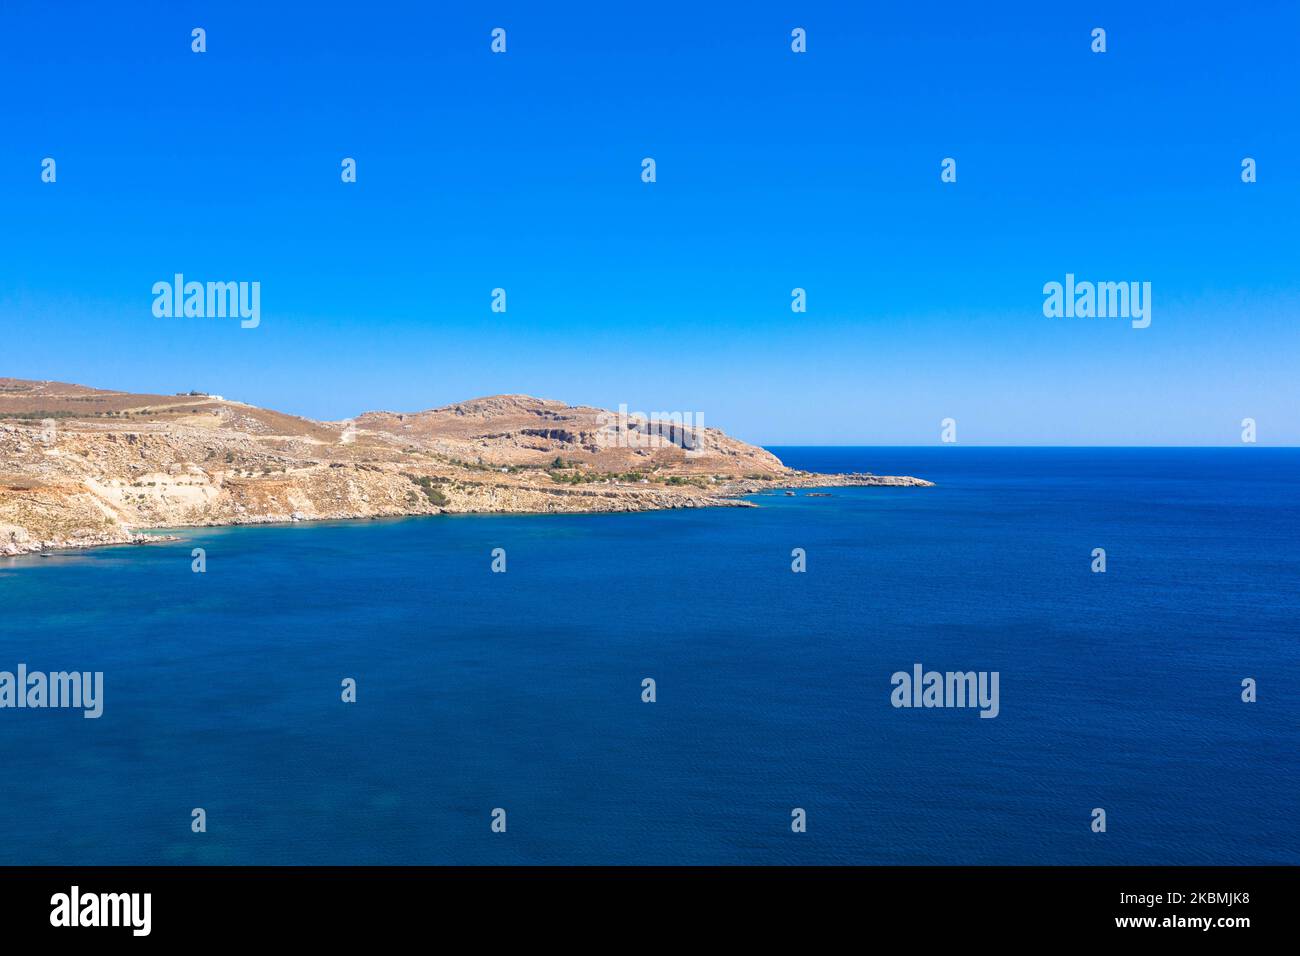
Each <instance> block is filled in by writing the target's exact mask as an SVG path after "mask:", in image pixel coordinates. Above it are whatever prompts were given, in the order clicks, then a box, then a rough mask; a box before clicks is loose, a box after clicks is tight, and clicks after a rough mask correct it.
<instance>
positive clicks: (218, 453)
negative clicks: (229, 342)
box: [0, 378, 929, 555]
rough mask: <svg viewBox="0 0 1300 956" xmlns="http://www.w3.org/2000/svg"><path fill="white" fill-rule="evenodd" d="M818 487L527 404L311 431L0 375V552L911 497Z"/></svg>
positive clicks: (659, 430)
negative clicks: (821, 491) (219, 528)
mask: <svg viewBox="0 0 1300 956" xmlns="http://www.w3.org/2000/svg"><path fill="white" fill-rule="evenodd" d="M928 484H929V482H926V481H921V480H919V479H916V478H891V477H880V476H874V475H813V474H809V473H807V472H799V471H794V470H792V469H789V468H786V467H785V466H784V465H783V464H782V463H781V462H780V461H779V460H778V459H777V458H776V457H775V456H774V455H772V454H771V453H769V452H767V451H765V450H763V449H761V448H757V447H755V446H753V445H748V444H746V443H744V442H740V441H737V440H735V439H733V438H729V437H728V436H726V435H725V434H723V433H722V432H721V431H718V430H717V429H714V428H704V427H699V428H696V427H692V426H691V424H690V423H689V422H676V421H673V422H658V423H656V422H649V421H646V420H644V419H638V418H636V417H634V416H626V415H623V416H620V415H618V414H615V413H611V412H605V411H602V410H601V409H597V408H587V407H573V406H569V405H565V404H564V403H562V402H556V401H547V400H544V399H538V398H531V397H528V396H525V395H495V396H491V397H488V398H479V399H474V400H473V401H467V402H461V403H459V404H456V405H448V406H446V407H443V408H435V409H431V410H429V411H423V412H414V413H398V412H367V413H365V414H363V415H359V416H358V417H357V418H355V419H350V420H347V421H342V422H317V421H312V420H311V419H307V418H299V417H297V416H294V415H285V414H281V413H280V412H273V411H269V410H266V409H261V408H256V407H254V406H252V405H246V404H244V403H242V402H237V401H230V400H228V399H226V398H223V397H221V396H219V395H209V394H205V393H200V392H191V393H187V394H181V395H141V394H132V393H128V392H114V391H105V390H101V389H94V388H87V387H85V386H82V385H67V384H63V383H60V382H32V381H23V380H20V379H9V378H0V554H9V555H13V554H21V553H24V552H29V551H41V550H45V549H49V548H66V547H90V546H95V545H102V544H117V543H127V542H140V541H144V540H148V539H147V538H145V537H144V536H143V535H141V534H140V531H141V530H143V529H151V528H175V527H181V526H193V525H223V524H252V523H265V522H278V521H302V520H313V519H315V520H319V519H329V518H364V517H379V516H395V515H425V514H440V513H443V512H456V513H473V512H539V513H550V512H596V511H648V510H655V509H662V508H690V507H707V506H737V505H748V504H750V503H749V502H747V501H744V500H741V498H740V496H742V495H746V494H752V493H755V492H758V491H763V490H766V489H773V488H797V487H818V486H832V485H900V486H903V485H905V486H920V485H928Z"/></svg>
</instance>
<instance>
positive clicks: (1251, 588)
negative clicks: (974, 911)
mask: <svg viewBox="0 0 1300 956" xmlns="http://www.w3.org/2000/svg"><path fill="white" fill-rule="evenodd" d="M774 450H775V451H776V453H777V454H778V455H780V456H781V457H782V458H783V459H784V460H786V461H787V463H789V464H792V465H795V466H797V467H802V468H808V469H812V470H818V471H844V470H859V469H860V470H869V471H873V472H876V473H878V474H914V475H918V476H921V477H925V478H929V479H932V480H934V481H936V482H937V483H938V486H937V487H935V488H931V489H890V488H879V489H837V490H835V491H834V492H833V493H832V497H825V498H823V497H808V496H807V495H806V494H805V493H803V492H800V493H799V495H798V496H796V497H787V496H785V495H782V494H776V495H764V496H758V497H756V498H755V500H756V501H757V502H758V503H759V504H760V505H761V507H759V508H757V509H710V510H701V511H679V512H669V513H657V514H639V515H590V516H527V517H526V516H519V517H508V516H475V517H468V516H467V517H440V518H423V519H405V520H391V521H371V522H340V523H328V524H299V525H293V526H275V527H252V528H227V529H199V530H186V531H184V532H182V533H183V535H184V537H185V540H184V541H183V542H181V543H178V544H174V545H158V546H151V547H147V548H111V549H103V550H99V551H94V552H85V553H76V554H67V555H58V556H51V557H44V558H41V557H34V558H24V559H21V560H15V561H7V562H5V561H0V670H13V669H14V668H15V667H16V665H17V664H18V663H19V662H23V663H26V664H27V665H28V667H29V668H31V669H34V670H47V671H53V670H63V669H77V670H102V671H104V673H105V683H106V689H105V704H104V715H103V717H102V718H100V719H98V720H86V719H83V718H82V717H81V715H80V712H78V711H60V710H12V709H6V710H0V765H2V766H3V767H4V774H3V785H2V786H0V863H4V864H58V863H63V864H68V863H78V864H97V863H104V864H107V863H163V864H170V863H269V864H281V863H338V864H346V863H776V864H782V863H884V864H897V863H922V864H927V863H929V864H943V863H960V864H969V863H1028V864H1046V863H1062V864H1105V863H1121V864H1166V863H1168V864H1190V863H1205V864H1246V863H1290V864H1295V863H1300V823H1298V822H1297V807H1298V806H1300V801H1298V800H1297V796H1298V791H1300V747H1298V746H1297V745H1298V744H1300V717H1298V715H1300V706H1298V705H1300V662H1298V660H1297V658H1298V654H1300V548H1298V547H1297V545H1298V544H1300V450H1287V449H1268V448H1240V449H1218V450H1207V449H1160V450H1153V449H1132V450H1128V449H1100V450H1099V449H1002V448H966V447H938V448H781V449H774ZM193 547H203V548H205V549H206V550H207V560H208V571H207V573H206V574H194V573H192V572H191V570H190V563H191V558H190V549H191V548H193ZM497 547H502V548H505V549H506V551H507V555H508V557H507V560H508V569H509V570H508V571H507V573H505V574H493V573H491V571H490V562H491V556H490V551H491V549H493V548H497ZM796 547H800V548H804V549H805V550H806V552H807V562H808V570H807V572H806V573H803V574H794V573H792V572H791V570H790V564H791V557H790V552H791V549H793V548H796ZM1095 547H1103V548H1105V549H1106V553H1107V571H1106V573H1105V574H1094V573H1092V572H1091V570H1090V565H1091V561H1092V558H1091V552H1092V549H1093V548H1095ZM918 662H919V663H922V664H923V665H924V666H925V667H926V669H931V668H933V669H936V670H941V671H946V670H989V671H992V670H996V671H998V672H999V674H1000V709H1001V712H1000V714H999V716H998V717H997V718H995V719H981V718H979V716H978V712H977V711H975V710H970V709H896V708H894V707H892V706H891V705H890V691H891V689H892V688H891V685H890V676H891V674H892V673H893V672H895V671H898V670H910V669H911V667H912V665H913V664H914V663H918ZM344 677H354V678H356V679H357V681H358V701H357V703H355V704H344V703H342V702H341V701H340V681H341V680H342V679H343V678H344ZM644 677H653V678H654V679H655V680H656V681H657V693H658V700H657V702H656V703H653V704H646V703H642V701H641V680H642V678H644ZM1245 677H1253V678H1255V679H1256V680H1257V681H1258V694H1259V700H1258V702H1256V703H1244V702H1243V701H1242V700H1241V681H1242V679H1243V678H1245ZM194 807H203V808H205V809H206V811H207V814H208V831H207V832H206V833H204V834H195V833H192V832H191V830H190V820H191V817H190V811H191V809H192V808H194ZM495 807H502V808H505V809H506V811H507V821H508V824H507V832H506V833H504V834H494V833H492V832H491V830H490V828H489V822H490V821H489V815H490V813H491V811H492V809H493V808H495ZM794 807H801V808H804V809H805V810H806V811H807V814H808V830H807V833H804V834H795V833H792V832H791V829H790V820H791V817H790V813H791V809H792V808H794ZM1094 807H1102V808H1105V810H1106V812H1107V832H1106V833H1104V834H1099V833H1093V832H1092V831H1091V829H1090V826H1089V824H1090V822H1091V811H1092V809H1093V808H1094Z"/></svg>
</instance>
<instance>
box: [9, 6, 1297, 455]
mask: <svg viewBox="0 0 1300 956" xmlns="http://www.w3.org/2000/svg"><path fill="white" fill-rule="evenodd" d="M285 6H286V7H287V6H288V5H285ZM446 6H448V5H439V4H430V3H385V2H370V3H364V4H341V3H338V4H336V3H331V2H322V3H317V4H313V5H311V7H310V8H306V7H301V6H300V7H299V8H298V9H296V10H294V9H281V8H280V5H276V4H270V3H266V2H260V3H230V2H222V3H216V2H212V3H193V2H175V0H168V2H165V3H163V2H147V0H145V2H134V3H131V4H125V5H105V4H101V3H66V2H64V3H59V4H50V3H37V2H28V0H7V2H6V3H5V4H4V6H3V8H0V79H2V80H3V82H2V83H0V90H3V91H4V92H3V93H2V94H0V95H2V96H3V97H4V105H3V113H2V115H3V117H4V122H3V126H2V128H0V211H2V213H3V223H4V227H3V229H2V230H0V375H6V374H7V375H14V376H18V377H25V378H52V379H60V380H65V381H75V382H80V383H84V384H90V385H97V386H101V387H111V388H124V389H134V390H140V391H161V392H172V391H180V390H188V389H190V388H199V389H208V390H211V391H214V392H220V393H222V394H224V395H226V396H227V397H231V398H239V399H242V400H245V401H249V402H253V403H255V404H259V405H264V406H269V407H273V408H277V409H282V410H285V411H290V412H296V413H299V414H304V415H310V416H312V417H318V418H341V417H345V416H348V415H352V414H355V413H357V412H360V411H362V410H366V409H370V408H390V409H399V410H415V409H420V408H427V407H431V406H435V405H440V404H445V403H448V402H452V401H456V400H460V399H464V398H468V397H472V396H477V395H484V394H491V393H495V392H525V393H529V394H534V395H542V396H546V397H552V398H559V399H563V400H566V401H569V402H573V403H587V404H594V405H600V406H604V407H616V406H618V405H619V404H620V403H626V404H627V405H628V406H629V407H630V408H632V409H642V410H646V411H653V410H661V409H662V410H679V411H690V412H699V413H702V414H703V415H704V419H705V422H706V423H707V424H711V425H716V426H718V427H722V428H725V429H727V430H728V431H730V432H732V433H734V434H736V435H738V436H740V437H742V438H745V439H748V440H751V441H756V442H762V443H768V444H931V443H934V442H937V441H938V439H939V422H940V420H941V419H942V418H945V417H953V418H955V419H956V420H957V422H958V436H959V439H960V440H961V442H963V443H985V442H987V443H1004V444H1174V445H1178V444H1236V443H1239V436H1240V422H1241V419H1242V418H1244V417H1247V416H1249V417H1253V418H1255V419H1256V421H1257V422H1258V428H1259V441H1260V443H1261V444H1297V443H1300V375H1298V374H1297V372H1298V370H1300V361H1297V358H1298V354H1300V353H1298V351H1297V349H1298V347H1300V330H1298V329H1297V318H1300V255H1298V253H1300V241H1298V240H1297V238H1296V223H1297V222H1300V191H1298V189H1297V187H1298V185H1300V176H1298V175H1297V160H1296V158H1297V156H1300V124H1298V122H1297V116H1298V115H1300V114H1298V113H1297V100H1298V95H1300V66H1298V65H1297V63H1298V60H1300V58H1297V57H1296V55H1295V43H1296V37H1297V36H1300V12H1298V11H1300V5H1297V4H1295V3H1280V2H1262V3H1255V4H1250V5H1248V6H1246V5H1235V6H1225V5H1217V6H1218V7H1219V9H1218V10H1215V11H1211V10H1209V9H1208V8H1203V7H1202V6H1201V5H1197V4H1185V3H1143V4H1134V3H1131V2H1130V3H1050V4H1044V3H1037V4H978V3H961V4H958V3H942V2H941V3H926V4H888V5H877V4H849V3H837V4H829V3H807V2H800V3H785V4H773V3H745V4H739V3H736V4H716V5H715V4H698V3H696V4H676V3H655V4H651V5H627V6H617V7H616V6H612V5H596V4H591V5H578V4H564V3H554V4H551V3H548V4H539V3H519V4H492V3H484V4H472V5H461V6H460V8H458V9H443V7H446ZM196 26H201V27H204V28H205V29H206V30H207V42H208V52H206V53H204V54H194V53H192V52H191V50H190V31H191V29H192V28H193V27H196ZM796 26H799V27H804V28H805V29H806V30H807V32H808V52H807V53H806V54H803V55H796V54H794V53H792V52H791V50H790V36H789V35H790V30H791V29H792V28H794V27H796ZM494 27H503V28H505V29H506V30H507V43H508V52H507V53H506V54H505V55H493V54H492V53H491V52H490V50H489V42H490V36H489V34H490V31H491V30H492V28H494ZM1094 27H1103V28H1105V29H1106V31H1107V47H1108V49H1107V52H1106V53H1105V54H1102V55H1098V54H1094V53H1092V52H1091V51H1090V49H1089V46H1090V42H1091V40H1090V31H1091V30H1092V29H1093V28H1094ZM47 156H49V157H54V158H55V160H56V162H57V164H58V166H57V173H58V179H57V182H56V183H54V184H47V183H42V182H41V181H40V172H41V169H40V164H41V160H42V159H43V158H44V157H47ZM345 156H350V157H354V158H355V159H356V160H357V164H358V182H357V183H355V184H343V183H342V182H341V181H340V176H339V172H340V161H341V159H342V158H343V157H345ZM646 156H651V157H654V158H655V160H656V163H657V172H658V181H657V182H655V183H653V184H645V183H642V182H641V179H640V172H641V166H640V163H641V160H642V158H643V157H646ZM1246 156H1250V157H1253V158H1255V159H1256V161H1257V162H1258V176H1259V181H1258V182H1257V183H1254V184H1249V185H1247V184H1243V183H1242V182H1241V179H1240V164H1241V160H1242V158H1243V157H1246ZM944 157H953V158H955V159H956V160H957V163H958V167H957V168H958V181H957V182H956V183H955V184H944V183H941V182H940V178H939V172H940V161H941V160H942V159H943V158H944ZM176 272H182V273H184V274H185V276H186V277H187V278H188V279H198V280H202V281H206V280H221V281H228V280H245V281H259V282H260V283H261V286H262V321H261V325H260V327H259V328H257V329H251V330H244V329H241V328H239V324H238V322H237V321H232V320H226V319H196V318H191V319H158V318H155V317H154V315H153V313H152V304H153V297H152V295H151V292H150V290H151V287H152V285H153V283H155V282H157V281H160V280H169V279H170V278H171V277H172V275H173V274H174V273H176ZM1067 272H1073V273H1075V274H1076V275H1077V276H1078V277H1079V279H1080V280H1083V279H1091V280H1095V281H1124V280H1132V281H1148V282H1150V283H1151V284H1152V297H1153V310H1152V323H1151V327H1150V328H1148V329H1141V330H1138V329H1132V328H1130V326H1129V323H1128V322H1127V321H1125V320H1122V319H1049V318H1045V317H1044V316H1043V313H1042V303H1043V294H1042V287H1043V284H1044V283H1045V282H1049V281H1053V280H1056V281H1062V280H1063V279H1064V276H1065V274H1066V273H1067ZM494 287H503V288H505V289H506V290H507V295H508V311H507V312H506V313H504V314H498V313H493V312H491V311H490V308H489V305H490V293H491V290H492V289H493V288H494ZM795 287H802V288H805V289H807V293H808V311H807V312H806V313H804V314H795V313H792V312H791V310H790V291H791V289H793V288H795Z"/></svg>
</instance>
